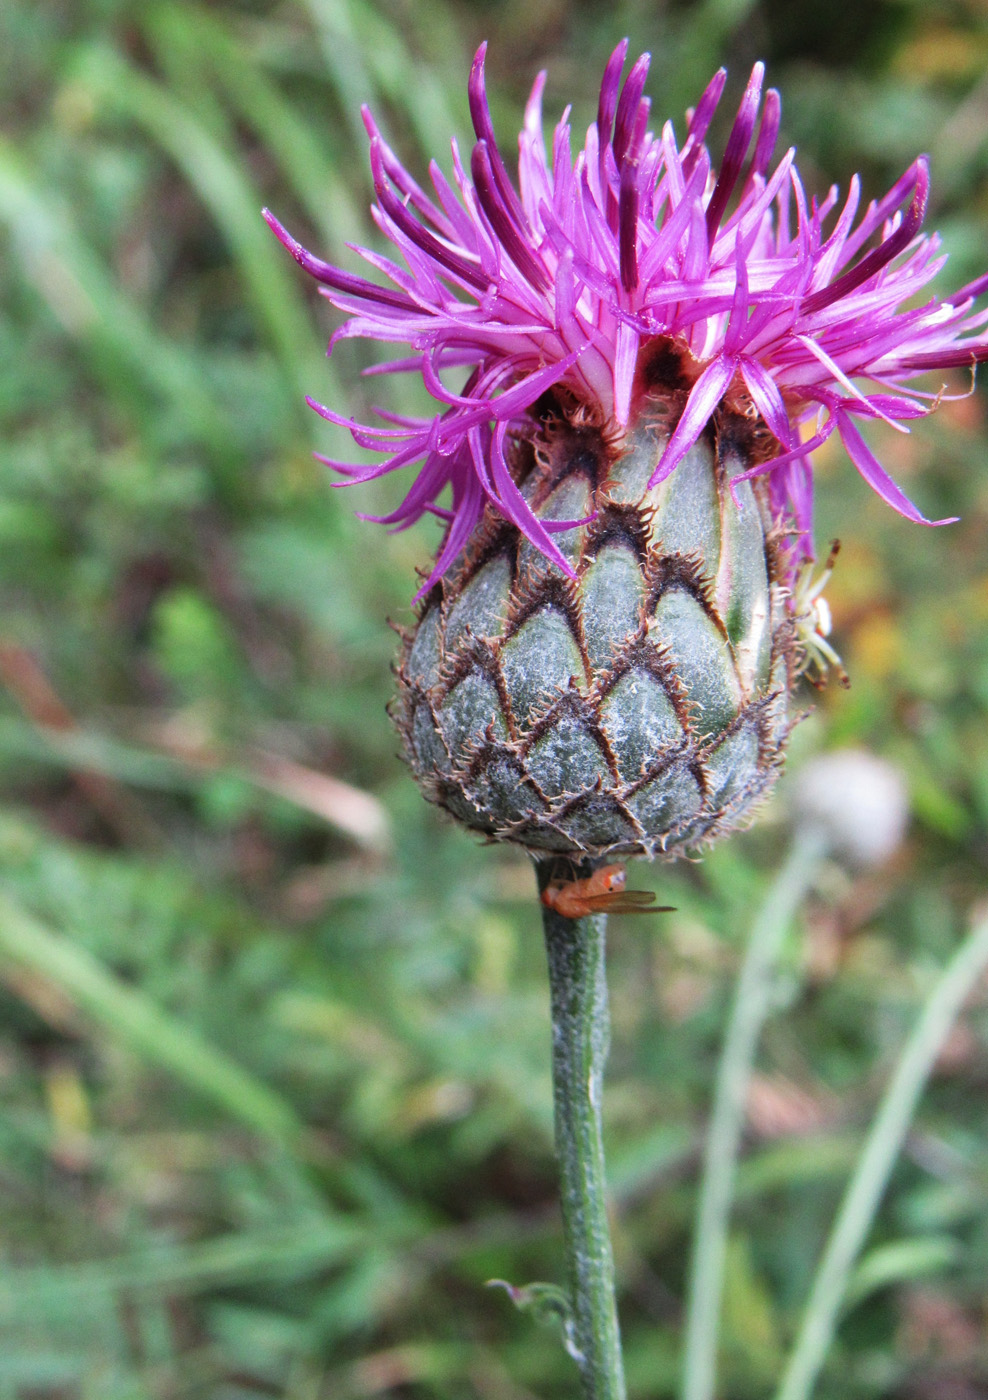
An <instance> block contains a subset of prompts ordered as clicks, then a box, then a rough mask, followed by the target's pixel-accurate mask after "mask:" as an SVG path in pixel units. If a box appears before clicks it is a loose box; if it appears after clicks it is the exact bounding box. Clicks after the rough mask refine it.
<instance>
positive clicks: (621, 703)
mask: <svg viewBox="0 0 988 1400" xmlns="http://www.w3.org/2000/svg"><path fill="white" fill-rule="evenodd" d="M663 368H664V372H665V373H666V374H668V373H669V371H668V367H667V366H664V367H663ZM678 392H679V393H680V394H683V393H685V392H686V390H685V389H683V388H681V389H680V390H679V391H678ZM676 394H677V390H676V388H675V385H674V383H665V384H662V385H655V386H654V387H653V389H652V390H651V391H649V392H646V393H643V396H642V410H641V412H640V415H639V417H638V420H637V422H636V423H635V425H634V427H633V429H632V431H631V432H630V433H629V435H628V436H627V437H626V438H625V439H624V440H623V441H622V444H621V447H620V448H619V449H617V450H615V449H614V448H612V447H609V445H608V442H607V440H606V436H605V435H604V434H602V433H601V431H600V429H599V428H598V427H595V426H594V425H592V424H587V423H586V422H583V421H581V415H580V412H579V409H578V407H577V406H575V405H574V404H572V403H569V404H567V403H559V402H556V401H553V400H550V401H549V402H548V403H546V404H544V405H543V407H542V421H541V423H540V428H539V432H538V435H537V437H536V439H535V442H534V444H533V448H532V451H531V453H530V456H529V460H528V470H527V473H526V474H525V475H524V477H523V480H522V485H521V490H522V493H523V495H524V497H525V500H526V503H527V504H528V506H529V507H530V508H531V510H532V512H533V514H534V516H535V517H536V518H537V519H539V520H541V521H545V522H549V521H558V520H561V519H569V518H573V517H586V516H588V515H589V514H590V511H591V506H593V519H592V520H591V521H590V522H589V523H587V524H585V525H579V526H576V527H573V528H570V529H568V530H566V531H565V532H563V533H561V534H559V535H558V536H557V539H558V542H559V548H560V549H561V550H562V551H564V553H565V557H566V560H567V563H568V564H569V566H570V570H571V572H572V577H568V576H567V575H566V574H564V573H563V571H562V570H561V569H559V568H557V567H556V566H555V565H554V564H553V563H551V562H550V561H549V560H547V559H545V557H544V556H543V555H542V554H540V553H539V551H537V550H536V549H535V548H533V546H532V544H531V543H530V541H529V540H527V539H526V537H525V536H524V535H522V534H520V533H519V531H517V530H516V529H514V528H513V527H512V526H511V525H510V524H507V523H506V522H504V521H501V520H499V518H498V517H497V515H496V513H495V512H493V511H489V512H488V514H487V515H486V516H485V519H484V521H483V523H482V524H481V526H480V528H479V530H478V531H477V532H476V533H475V535H474V537H473V539H472V540H471V542H470V545H469V547H468V548H467V550H466V551H465V554H464V556H463V557H462V558H461V559H460V560H459V561H458V562H457V563H456V564H455V565H454V567H453V568H452V569H450V570H449V572H448V573H447V575H446V576H445V577H444V578H443V580H442V581H441V582H440V583H438V584H436V585H435V586H434V587H433V588H432V589H431V590H430V591H429V593H428V594H427V596H426V598H425V600H424V601H423V603H422V605H421V612H420V617H419V621H418V624H417V626H416V627H415V628H414V629H413V630H411V631H410V632H409V633H408V634H407V635H406V637H405V644H404V649H403V654H402V660H401V664H400V668H399V672H398V676H399V694H398V700H397V714H396V717H397V720H398V724H399V728H400V730H401V733H402V737H403V739H404V742H405V748H406V752H407V754H408V757H409V760H410V762H411V764H412V767H413V769H414V771H415V774H416V776H417V777H418V779H419V780H420V782H421V784H422V786H423V788H424V790H425V792H426V794H427V796H429V797H430V798H432V799H433V800H434V801H437V802H438V803H440V805H442V806H443V807H445V808H446V809H447V810H448V811H449V812H451V813H452V815H453V816H455V817H457V818H458V819H459V820H461V821H463V822H465V823H466V825H468V826H470V827H473V828H475V829H476V830H478V831H481V832H484V833H486V834H487V835H489V836H491V837H494V838H497V839H501V840H510V841H515V842H519V843H520V844H522V845H524V846H526V847H528V848H530V849H533V850H542V851H557V852H560V853H565V854H570V855H577V854H581V855H583V854H586V855H590V856H594V857H600V856H604V855H607V856H620V855H628V854H644V855H654V854H657V853H663V854H667V855H676V854H680V853H682V852H683V851H686V850H690V849H695V848H696V847H698V846H700V845H702V844H704V843H706V842H709V841H711V840H713V839H714V838H715V837H717V836H718V835H721V834H723V833H724V832H726V831H729V830H731V829H732V828H733V827H735V826H736V825H737V824H738V822H739V821H740V820H742V819H743V818H744V816H745V815H746V814H747V813H748V811H749V810H750V808H751V806H752V804H753V803H754V801H755V800H756V799H757V798H758V797H759V796H760V795H761V794H762V793H764V792H765V790H766V789H767V787H768V786H769V785H770V783H771V782H772V780H773V778H774V776H775V774H776V771H777V768H778V765H779V762H780V759H781V755H782V751H783V746H784V743H785V740H786V737H787V734H788V728H789V717H788V696H789V690H790V685H791V682H792V668H793V627H792V620H791V617H790V615H789V612H788V609H787V607H786V598H785V589H784V587H783V586H782V583H781V582H780V570H781V563H782V551H781V549H780V544H779V542H778V541H777V540H776V539H774V538H773V535H772V531H771V516H770V513H769V511H768V508H767V502H766V500H765V493H764V491H763V490H762V483H760V482H759V483H748V482H744V483H742V484H741V485H740V487H738V488H737V490H736V499H732V496H731V492H730V488H729V484H728V483H729V481H730V479H731V477H732V476H733V475H736V474H737V472H738V470H739V469H740V468H741V467H743V465H744V463H745V461H746V460H747V459H748V458H747V454H748V453H749V452H750V448H751V443H750V437H751V428H750V425H749V424H748V423H747V422H746V420H744V419H743V418H739V417H735V416H732V415H731V414H730V413H728V412H727V411H726V410H724V411H721V412H720V413H718V415H717V417H716V420H715V426H714V431H713V432H711V433H708V434H705V435H704V437H703V438H702V439H701V440H700V441H699V442H698V443H696V444H695V445H694V446H693V447H692V448H691V449H690V451H689V452H688V453H687V454H686V456H685V457H684V459H683V461H682V462H681V464H680V466H679V469H678V470H677V471H676V472H675V473H673V474H672V475H671V476H670V477H668V478H667V479H666V480H665V481H663V482H660V483H659V484H657V485H654V486H649V481H650V479H651V477H652V474H653V472H654V468H655V463H656V461H657V460H658V458H659V456H660V454H661V452H662V449H663V447H664V445H665V442H666V441H667V433H668V426H669V420H670V417H671V416H672V414H673V413H674V412H675V409H676Z"/></svg>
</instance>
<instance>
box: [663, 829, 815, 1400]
mask: <svg viewBox="0 0 988 1400" xmlns="http://www.w3.org/2000/svg"><path fill="white" fill-rule="evenodd" d="M825 844H826V843H825V839H824V837H823V836H822V834H821V833H820V832H819V831H818V829H816V828H805V827H804V828H802V829H798V830H797V833H796V836H795V839H794V840H793V843H792V847H791V849H790V851H789V855H788V857H787V858H786V861H785V863H784V864H783V866H782V868H781V869H780V871H779V873H778V875H777V876H776V878H775V880H774V882H773V884H772V886H771V888H770V889H769V892H768V894H767V896H766V898H765V902H764V904H763V905H762V907H761V909H760V911H759V913H758V915H757V917H756V919H755V922H754V925H753V927H752V930H751V936H750V938H749V939H748V946H747V948H746V950H745V955H744V960H743V962H742V964H741V972H740V975H739V977H738V984H737V991H736V993H735V997H734V1006H733V1008H732V1011H731V1018H730V1021H729V1023H728V1027H727V1033H726V1035H725V1037H724V1046H723V1049H722V1051H721V1056H720V1064H719V1067H718V1070H717V1081H716V1086H715V1089H714V1102H713V1109H712V1112H711V1118H710V1126H709V1128H708V1131H707V1141H706V1148H705V1152H704V1163H703V1179H702V1184H701V1187H700V1199H699V1205H698V1208H697V1221H696V1231H695V1235H694V1242H693V1262H692V1269H691V1274H690V1284H689V1296H688V1302H687V1322H686V1341H685V1350H684V1355H683V1373H682V1385H681V1391H680V1393H681V1396H682V1400H713V1396H714V1390H715V1385H716V1379H717V1345H718V1337H719V1332H720V1311H721V1299H722V1295H723V1291H724V1258H725V1254H726V1249H727V1231H728V1222H729V1218H730V1210H731V1200H732V1198H733V1195H734V1182H735V1177H736V1175H737V1164H738V1152H739V1148H740V1143H741V1134H742V1131H743V1128H744V1110H745V1103H746V1101H747V1097H748V1086H749V1084H750V1082H751V1073H752V1068H753V1065H754V1060H755V1053H756V1050H757V1047H758V1041H759V1038H760V1037H761V1033H762V1028H763V1026H764V1025H765V1021H766V1019H767V1017H768V1015H769V1010H770V1007H771V1001H772V986H773V981H774V977H775V971H776V966H777V963H778V960H779V952H780V949H781V947H782V942H783V939H784V937H785V934H786V931H787V929H788V928H789V926H790V924H791V922H792V919H793V915H794V914H795V912H796V910H797V908H798V907H799V904H800V903H801V901H802V899H803V897H804V895H805V894H806V892H807V890H808V888H809V886H810V883H811V881H812V879H813V875H814V872H815V870H816V868H817V865H818V863H819V860H820V857H821V855H822V854H823V851H824V849H825Z"/></svg>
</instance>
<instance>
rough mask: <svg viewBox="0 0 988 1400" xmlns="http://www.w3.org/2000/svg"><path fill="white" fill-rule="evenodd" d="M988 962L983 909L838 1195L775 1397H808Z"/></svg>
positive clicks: (987, 918) (938, 986)
mask: <svg viewBox="0 0 988 1400" xmlns="http://www.w3.org/2000/svg"><path fill="white" fill-rule="evenodd" d="M986 966H988V913H986V914H983V915H982V916H981V917H980V918H979V919H978V920H977V922H976V923H975V925H974V928H973V929H972V930H971V932H970V934H968V936H967V938H966V939H965V940H964V942H963V943H962V944H961V946H960V947H959V948H958V949H957V952H956V953H955V954H954V956H953V957H952V958H951V960H950V962H948V964H947V966H946V967H945V968H944V970H943V972H942V973H941V975H940V977H939V978H938V980H937V982H936V983H935V985H934V986H933V988H932V989H931V991H930V993H929V995H928V996H927V998H926V1001H925V1003H924V1004H923V1009H922V1011H921V1012H920V1015H919V1019H918V1020H917V1022H916V1024H915V1026H914V1027H913V1030H912V1032H911V1034H910V1036H909V1039H908V1040H907V1041H906V1044H905V1046H904V1048H903V1050H902V1054H901V1055H900V1057H899V1061H898V1064H897V1065H896V1068H895V1072H894V1074H893V1075H892V1078H891V1080H890V1081H889V1085H888V1088H887V1089H886V1090H885V1094H884V1096H883V1098H882V1102H881V1104H880V1106H879V1109H878V1113H877V1114H876V1115H875V1119H874V1122H873V1123H872V1127H871V1131H870V1132H869V1134H868V1137H867V1139H866V1141H865V1145H864V1148H863V1150H862V1152H861V1156H860V1157H859V1158H858V1164H857V1166H856V1168H855V1170H854V1175H853V1176H852V1178H851V1181H850V1183H849V1184H848V1187H847V1190H846V1192H845V1193H844V1199H843V1201H842V1202H841V1206H840V1210H839V1211H838V1213H837V1218H836V1220H835V1221H834V1225H833V1229H832V1230H831V1232H830V1238H829V1239H828V1241H827V1245H826V1248H825V1249H824V1252H823V1257H822V1259H821V1260H820V1265H819V1267H818V1269H817V1272H816V1277H815V1279H814V1281H813V1287H812V1289H811V1290H810V1296H809V1301H808V1302H807V1304H806V1311H805V1312H804V1314H803V1322H802V1326H801V1328H800V1331H799V1336H798V1338H797V1339H796V1345H795V1347H794V1348H793V1352H792V1356H791V1358H790V1361H789V1365H788V1367H787V1368H786V1371H785V1374H784V1376H783V1378H782V1383H781V1385H780V1386H779V1388H778V1390H777V1391H776V1400H809V1396H810V1395H811V1394H812V1391H813V1388H814V1386H815V1385H816V1382H817V1379H818V1377H819V1375H820V1371H821V1369H822V1367H823V1364H824V1361H825V1360H826V1357H827V1353H828V1352H829V1350H830V1347H831V1344H832V1342H833V1339H834V1334H835V1332H836V1330H837V1322H838V1318H839V1315H840V1309H841V1306H842V1304H843V1302H844V1299H845V1297H846V1295H847V1290H848V1284H849V1283H850V1280H851V1272H852V1270H853V1268H854V1265H855V1263H856V1261H857V1258H858V1255H859V1254H860V1252H861V1248H862V1246H863V1245H864V1242H865V1240H866V1239H867V1237H868V1233H869V1231H870V1229H871V1226H872V1223H873V1221H874V1219H875V1214H876V1212H877V1210H878V1207H879V1205H880V1203H881V1199H882V1196H883V1195H884V1194H885V1188H886V1186H887V1185H888V1182H889V1177H890V1176H891V1174H892V1169H893V1167H894V1166H895V1163H896V1159H897V1158H898V1156H899V1153H900V1152H901V1150H902V1145H903V1143H904V1141H905V1138H906V1134H907V1132H908V1131H909V1125H910V1124H911V1122H912V1120H913V1116H914V1115H915V1112H916V1107H917V1104H918V1103H919V1098H920V1095H921V1094H922V1092H923V1090H924V1088H925V1087H926V1081H927V1079H928V1078H929V1076H930V1072H931V1070H932V1069H933V1066H934V1064H935V1063H936V1059H937V1056H938V1055H939V1053H940V1050H941V1047H942V1046H943V1043H944V1041H945V1040H946V1038H947V1036H948V1035H949V1033H950V1030H951V1027H952V1026H953V1024H954V1021H955V1020H956V1019H957V1016H958V1014H959V1012H960V1010H961V1007H962V1006H963V1004H964V1001H965V999H966V998H967V996H968V994H969V993H970V991H971V989H972V988H973V986H974V985H975V983H976V982H977V980H978V978H979V977H980V976H981V975H982V973H983V972H984V970H985V967H986Z"/></svg>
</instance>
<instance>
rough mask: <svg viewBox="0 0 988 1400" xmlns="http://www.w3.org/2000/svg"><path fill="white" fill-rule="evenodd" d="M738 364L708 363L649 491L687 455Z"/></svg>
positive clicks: (726, 360)
mask: <svg viewBox="0 0 988 1400" xmlns="http://www.w3.org/2000/svg"><path fill="white" fill-rule="evenodd" d="M736 368H737V361H736V360H735V359H732V358H728V357H718V358H717V359H716V360H713V361H711V363H710V364H709V365H707V368H706V369H705V370H704V371H703V373H702V374H701V375H700V378H699V379H698V380H697V381H696V383H695V384H694V385H693V388H692V389H691V390H690V396H689V398H688V399H687V400H686V407H685V408H684V409H683V416H682V417H681V418H680V420H679V422H678V423H677V424H676V431H675V432H674V433H673V435H672V437H671V438H670V439H669V442H668V443H667V445H666V450H665V451H664V452H663V454H662V456H661V458H660V459H659V465H658V466H657V467H656V469H655V471H654V472H653V473H652V476H651V479H650V481H649V483H648V484H649V487H652V486H656V485H657V484H658V483H659V482H660V481H665V479H666V477H667V476H669V474H670V473H671V472H673V471H674V470H675V469H676V467H678V466H679V463H680V462H681V461H682V460H683V458H684V457H685V456H686V454H687V452H688V451H689V450H690V448H691V447H692V446H693V444H694V443H695V442H696V440H697V438H698V437H699V436H700V434H701V433H702V432H703V430H704V428H705V427H706V426H707V423H708V422H709V421H710V416H711V414H712V413H713V411H714V409H715V408H716V407H717V405H718V404H719V403H720V401H721V399H722V397H723V395H724V390H725V389H726V388H727V386H728V384H730V382H731V380H732V379H733V378H734V371H735V369H736Z"/></svg>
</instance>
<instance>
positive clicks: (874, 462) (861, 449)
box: [837, 413, 959, 525]
mask: <svg viewBox="0 0 988 1400" xmlns="http://www.w3.org/2000/svg"><path fill="white" fill-rule="evenodd" d="M837 431H838V432H839V433H840V437H841V442H843V444H844V446H845V448H846V449H847V455H848V456H849V457H850V459H851V461H852V462H853V463H854V465H855V466H856V467H857V469H858V471H859V472H860V473H861V475H862V476H863V477H864V479H865V481H867V483H868V485H869V486H870V487H871V488H872V490H873V491H877V493H878V494H879V496H881V498H882V500H883V501H885V503H886V504H887V505H890V506H891V507H892V509H893V510H896V511H898V512H899V514H900V515H904V516H905V517H906V519H907V520H912V521H913V522H914V523H915V524H917V525H953V524H955V523H956V522H957V520H958V518H959V517H958V516H956V515H951V516H947V517H945V518H944V519H943V520H927V518H926V516H925V515H923V514H922V512H921V511H919V510H917V508H916V507H915V506H914V505H913V503H912V501H911V500H910V499H909V497H908V496H907V495H906V494H905V492H904V491H902V490H900V488H899V487H898V486H897V485H896V484H895V482H894V481H893V480H892V478H891V477H890V476H889V474H888V472H887V471H885V469H884V467H882V465H881V463H880V462H879V461H878V459H877V457H875V455H874V454H873V453H872V451H871V449H870V448H869V447H868V444H867V443H866V442H865V440H864V438H863V437H862V436H861V434H860V433H859V432H858V430H857V428H856V427H855V426H854V424H853V423H852V422H851V419H850V417H849V416H848V415H847V414H846V413H840V414H838V424H837Z"/></svg>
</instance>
